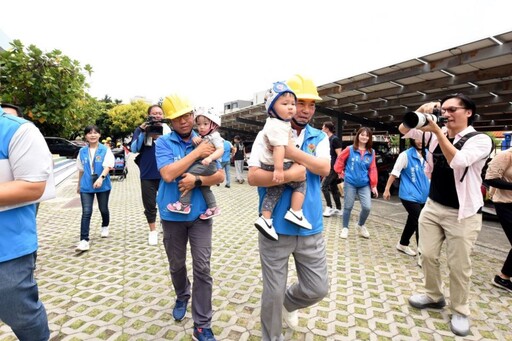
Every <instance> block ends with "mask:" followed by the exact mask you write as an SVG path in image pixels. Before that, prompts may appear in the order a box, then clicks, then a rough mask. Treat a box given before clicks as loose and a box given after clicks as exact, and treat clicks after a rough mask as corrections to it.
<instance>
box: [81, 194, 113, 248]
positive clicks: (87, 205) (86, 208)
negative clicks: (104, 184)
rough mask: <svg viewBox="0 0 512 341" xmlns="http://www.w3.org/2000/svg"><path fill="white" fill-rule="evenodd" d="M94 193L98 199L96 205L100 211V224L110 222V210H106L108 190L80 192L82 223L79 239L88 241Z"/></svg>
mask: <svg viewBox="0 0 512 341" xmlns="http://www.w3.org/2000/svg"><path fill="white" fill-rule="evenodd" d="M94 195H96V198H97V199H98V207H99V209H100V213H101V219H102V223H101V226H108V225H109V224H110V212H109V211H108V197H109V195H110V191H105V192H96V193H83V192H80V200H81V201H82V223H81V224H80V240H84V239H85V240H87V241H89V228H90V226H91V216H92V204H93V203H94Z"/></svg>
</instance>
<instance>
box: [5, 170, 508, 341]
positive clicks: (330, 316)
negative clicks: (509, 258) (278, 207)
mask: <svg viewBox="0 0 512 341" xmlns="http://www.w3.org/2000/svg"><path fill="white" fill-rule="evenodd" d="M129 170H130V172H129V174H128V178H127V179H126V180H125V181H122V182H117V181H114V185H113V190H112V193H111V201H110V209H111V228H110V231H111V233H110V237H109V238H106V239H105V238H104V239H102V238H100V225H101V221H100V215H99V211H98V210H97V207H95V211H94V214H93V219H92V224H91V250H90V251H89V252H86V253H82V254H76V253H75V251H74V248H75V245H76V243H77V241H78V237H79V230H80V216H81V208H80V201H79V197H78V195H77V194H76V192H75V191H76V176H73V177H72V178H69V179H67V180H66V181H65V182H63V183H62V184H61V185H60V186H59V188H58V197H57V198H56V199H54V200H51V201H49V202H45V203H43V204H41V207H40V210H39V215H38V222H39V231H40V234H39V237H40V250H39V256H38V264H37V271H36V276H37V279H38V283H39V288H40V294H41V299H42V301H43V302H44V304H45V306H46V309H47V311H48V315H49V321H50V329H51V331H52V333H51V340H191V339H192V337H191V334H192V326H193V321H192V319H191V314H190V309H189V311H188V312H187V316H186V318H185V319H184V320H183V321H182V322H175V321H174V320H173V319H172V316H171V309H172V306H173V304H174V300H175V296H174V293H173V290H172V288H171V281H170V277H169V273H168V266H167V260H166V256H165V251H164V249H163V246H162V244H161V240H160V241H159V243H160V244H159V245H158V246H157V247H150V246H148V245H147V227H146V223H145V218H144V215H143V214H142V203H141V199H140V186H139V181H138V169H137V167H136V166H135V165H134V164H133V163H132V162H131V161H130V165H129ZM214 192H215V194H216V196H217V199H218V201H219V203H220V206H221V208H222V210H223V213H222V215H221V216H220V217H218V218H216V219H215V223H214V239H213V258H212V274H213V278H214V292H213V308H214V316H213V330H214V333H215V334H216V336H217V339H218V340H259V339H260V338H261V332H260V322H259V312H260V306H259V303H260V295H261V290H262V287H261V272H260V265H259V257H258V249H257V230H256V229H255V228H254V227H253V222H254V220H255V218H256V217H257V214H256V202H257V196H256V190H255V189H254V188H252V187H250V186H249V185H247V183H245V184H242V185H240V184H238V183H233V184H232V186H231V188H230V189H227V188H225V187H224V186H223V185H221V186H220V187H214ZM356 205H357V204H356ZM353 216H354V217H353V218H354V219H355V214H353ZM354 224H355V221H354ZM325 225H326V226H325V239H326V242H327V258H328V264H329V277H330V293H329V295H328V296H327V297H326V298H325V299H324V300H323V301H322V302H320V303H319V304H317V305H315V306H313V307H312V308H309V309H304V310H301V311H300V312H299V323H300V327H299V330H298V331H292V330H291V329H288V328H284V333H285V339H287V340H455V339H463V338H459V337H457V338H456V337H454V335H453V334H452V333H451V332H450V330H449V316H450V315H449V311H448V310H447V309H444V310H442V311H439V310H425V311H420V310H417V309H414V308H412V307H410V306H409V305H408V303H407V298H408V297H409V295H411V294H412V293H415V292H418V291H421V289H422V278H423V275H422V273H421V271H420V269H419V268H418V267H417V266H416V260H415V258H413V257H409V256H406V255H404V254H401V253H398V252H397V251H396V250H395V245H396V242H397V240H399V236H400V233H401V228H402V225H401V224H397V223H394V222H393V221H392V220H389V219H387V218H386V217H385V216H375V215H370V220H369V223H368V224H367V226H368V230H369V232H370V233H371V238H370V239H369V240H366V239H363V238H360V237H359V236H357V234H356V233H355V229H352V230H350V235H349V238H348V239H346V240H343V239H340V238H339V229H340V225H341V218H340V217H330V218H326V219H325ZM160 239H161V235H160ZM502 262H503V259H502V258H495V256H493V255H492V254H490V253H486V252H481V251H480V248H479V250H477V252H475V254H474V256H473V264H474V274H473V286H472V291H471V309H472V314H473V315H472V327H471V334H470V335H469V336H468V337H466V338H465V340H512V331H511V330H512V329H511V327H510V326H511V325H512V294H510V293H507V292H505V291H503V290H500V289H497V288H495V287H493V286H492V285H491V283H490V280H491V278H492V277H493V275H494V273H495V272H496V271H497V270H499V269H500V268H501V265H502ZM188 263H189V269H190V257H189V260H188ZM290 266H291V269H292V271H291V272H290V280H293V279H294V278H296V274H295V271H294V270H293V269H294V265H293V262H292V261H290ZM443 269H444V274H445V282H447V278H446V265H445V263H443ZM447 296H448V292H447ZM0 340H2V341H3V340H16V338H15V337H14V335H13V334H12V333H11V332H10V329H9V328H8V327H7V326H5V325H3V324H1V323H0Z"/></svg>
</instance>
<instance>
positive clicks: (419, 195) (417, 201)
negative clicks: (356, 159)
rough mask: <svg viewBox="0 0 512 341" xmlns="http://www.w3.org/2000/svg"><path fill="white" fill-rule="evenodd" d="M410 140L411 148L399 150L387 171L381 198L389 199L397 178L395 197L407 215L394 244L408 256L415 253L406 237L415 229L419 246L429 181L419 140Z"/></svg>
mask: <svg viewBox="0 0 512 341" xmlns="http://www.w3.org/2000/svg"><path fill="white" fill-rule="evenodd" d="M409 143H410V146H411V147H410V148H409V149H407V150H406V151H403V152H401V153H400V155H398V158H397V159H396V162H395V165H394V166H393V170H392V171H391V174H389V178H388V182H387V183H386V188H385V190H384V194H383V197H384V199H385V200H389V198H390V197H391V194H390V192H389V189H390V188H391V185H392V184H393V182H394V181H395V180H396V179H397V178H400V189H399V192H398V196H399V197H400V200H401V201H402V205H404V207H405V210H406V211H407V213H408V216H407V221H406V222H405V227H404V230H403V232H402V237H401V238H400V242H399V243H398V244H396V248H397V250H398V251H401V252H403V253H405V254H407V255H409V256H416V252H415V251H414V250H412V249H411V248H410V247H409V240H410V239H411V237H412V235H413V234H414V232H416V245H418V239H419V235H418V219H419V217H420V212H421V210H422V209H423V206H425V202H426V201H427V197H428V191H429V189H430V181H429V180H428V178H427V175H426V174H425V159H424V158H423V156H422V154H421V151H422V147H423V143H422V141H421V139H417V140H414V139H409Z"/></svg>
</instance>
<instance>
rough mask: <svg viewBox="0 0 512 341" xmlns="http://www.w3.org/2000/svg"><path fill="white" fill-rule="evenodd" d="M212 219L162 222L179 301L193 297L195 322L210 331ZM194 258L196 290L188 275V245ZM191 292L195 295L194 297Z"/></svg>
mask: <svg viewBox="0 0 512 341" xmlns="http://www.w3.org/2000/svg"><path fill="white" fill-rule="evenodd" d="M212 225H213V221H212V220H211V219H208V220H201V219H197V220H195V221H186V222H181V221H180V222H177V221H166V220H163V221H162V228H163V230H164V247H165V252H166V253H167V259H168V261H169V271H170V273H171V280H172V284H173V286H174V291H175V293H176V299H178V300H180V301H185V300H188V299H189V298H190V297H191V296H192V319H193V320H194V323H195V324H196V326H197V327H199V328H211V321H212V314H213V311H212V286H213V278H212V276H211V275H210V258H211V255H212ZM188 242H190V253H191V255H192V276H193V283H194V284H193V287H192V290H191V285H190V280H189V278H188V275H187V265H186V258H187V243H188ZM191 291H192V294H191Z"/></svg>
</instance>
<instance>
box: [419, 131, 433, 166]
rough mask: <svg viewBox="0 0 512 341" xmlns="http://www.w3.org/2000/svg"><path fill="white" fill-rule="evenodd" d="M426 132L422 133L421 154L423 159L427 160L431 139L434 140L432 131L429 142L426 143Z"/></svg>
mask: <svg viewBox="0 0 512 341" xmlns="http://www.w3.org/2000/svg"><path fill="white" fill-rule="evenodd" d="M425 134H426V133H423V135H421V156H422V157H423V160H425V161H427V150H428V147H429V146H430V141H431V140H432V133H430V137H429V138H428V142H427V143H425Z"/></svg>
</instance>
